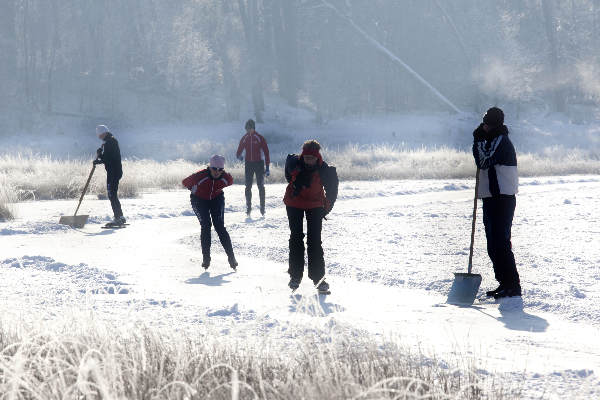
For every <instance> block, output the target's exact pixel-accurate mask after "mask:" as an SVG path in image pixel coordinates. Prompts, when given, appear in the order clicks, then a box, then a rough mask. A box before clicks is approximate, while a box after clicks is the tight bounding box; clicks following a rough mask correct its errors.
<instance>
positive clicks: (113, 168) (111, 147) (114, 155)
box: [98, 133, 123, 179]
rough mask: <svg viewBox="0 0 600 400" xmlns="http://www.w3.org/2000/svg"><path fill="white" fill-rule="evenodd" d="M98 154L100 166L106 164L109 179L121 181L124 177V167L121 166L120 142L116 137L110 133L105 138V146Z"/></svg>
mask: <svg viewBox="0 0 600 400" xmlns="http://www.w3.org/2000/svg"><path fill="white" fill-rule="evenodd" d="M98 150H101V151H99V152H98V160H99V164H104V168H106V178H107V179H121V177H122V176H123V166H122V165H121V150H119V142H118V141H117V139H115V137H114V136H113V135H112V134H111V133H108V134H107V135H106V137H105V138H104V144H103V145H102V147H100V149H98Z"/></svg>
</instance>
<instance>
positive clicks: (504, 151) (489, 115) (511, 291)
mask: <svg viewBox="0 0 600 400" xmlns="http://www.w3.org/2000/svg"><path fill="white" fill-rule="evenodd" d="M473 139H474V142H473V156H474V157H475V164H477V167H478V168H479V190H478V193H477V197H478V198H480V199H483V224H484V226H485V236H486V238H487V252H488V255H489V257H490V259H491V260H492V264H493V266H494V275H495V277H496V280H497V281H498V283H499V286H498V287H497V288H496V289H494V290H490V291H489V292H487V295H488V296H489V297H491V296H493V297H494V298H497V299H498V298H502V297H513V296H521V283H520V279H519V273H518V272H517V266H516V263H515V256H514V254H513V252H512V244H511V227H512V221H513V216H514V214H515V207H516V196H515V195H516V193H517V192H518V187H519V178H518V174H517V154H516V152H515V148H514V146H513V144H512V142H511V141H510V139H509V138H508V128H507V127H506V125H504V113H503V112H502V110H501V109H499V108H497V107H492V108H490V109H489V110H487V112H486V113H485V115H484V116H483V122H482V123H481V124H480V125H479V127H477V129H475V131H474V132H473Z"/></svg>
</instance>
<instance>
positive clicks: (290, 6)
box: [271, 0, 300, 107]
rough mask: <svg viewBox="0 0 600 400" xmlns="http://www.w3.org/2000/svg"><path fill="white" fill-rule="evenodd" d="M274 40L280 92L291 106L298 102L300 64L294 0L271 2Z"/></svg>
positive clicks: (296, 11)
mask: <svg viewBox="0 0 600 400" xmlns="http://www.w3.org/2000/svg"><path fill="white" fill-rule="evenodd" d="M271 9H272V16H273V18H272V26H273V31H272V34H273V42H274V44H275V60H276V63H277V76H278V83H279V92H280V94H281V95H282V97H283V98H284V99H286V101H287V102H288V104H289V105H290V106H293V107H295V106H296V105H297V104H298V89H299V86H300V85H299V75H300V73H299V68H298V67H299V64H298V28H297V13H298V9H297V5H296V2H295V1H294V0H289V1H274V2H272V3H271Z"/></svg>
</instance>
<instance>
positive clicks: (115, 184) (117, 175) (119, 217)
mask: <svg viewBox="0 0 600 400" xmlns="http://www.w3.org/2000/svg"><path fill="white" fill-rule="evenodd" d="M96 134H97V135H98V137H99V138H100V139H101V140H103V141H104V143H103V144H102V146H101V147H100V148H99V149H98V150H97V151H96V154H97V158H96V159H95V160H94V164H95V165H97V164H104V168H106V191H107V193H108V199H109V200H110V205H111V207H112V210H113V214H114V219H113V221H112V222H111V223H110V224H112V225H123V224H125V222H126V221H125V217H123V211H122V210H121V202H119V197H118V195H117V192H118V190H119V180H120V179H121V177H122V176H123V167H122V165H121V151H120V150H119V142H117V139H115V137H114V136H113V135H112V134H111V133H110V132H109V131H108V128H107V127H106V125H98V126H97V127H96Z"/></svg>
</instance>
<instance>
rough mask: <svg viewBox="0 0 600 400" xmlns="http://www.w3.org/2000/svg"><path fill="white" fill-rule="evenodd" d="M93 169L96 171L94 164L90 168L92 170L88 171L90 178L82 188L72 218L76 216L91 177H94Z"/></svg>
mask: <svg viewBox="0 0 600 400" xmlns="http://www.w3.org/2000/svg"><path fill="white" fill-rule="evenodd" d="M95 169H96V164H94V165H93V166H92V170H91V171H90V176H88V178H87V182H86V183H85V186H84V187H83V191H82V192H81V197H80V198H79V204H77V208H76V209H75V214H73V216H75V215H77V211H79V206H81V201H82V200H83V196H85V192H87V188H88V186H89V184H90V181H91V180H92V175H94V170H95Z"/></svg>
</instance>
